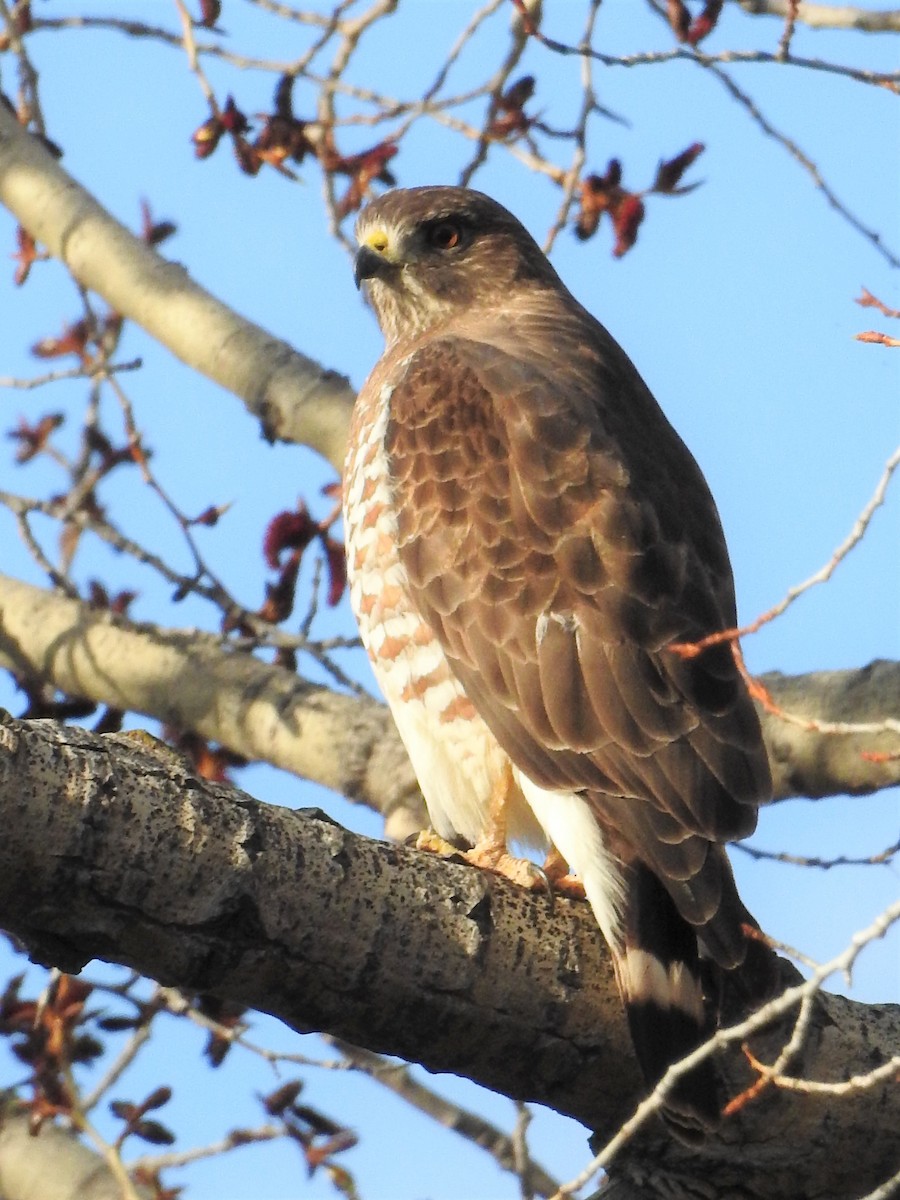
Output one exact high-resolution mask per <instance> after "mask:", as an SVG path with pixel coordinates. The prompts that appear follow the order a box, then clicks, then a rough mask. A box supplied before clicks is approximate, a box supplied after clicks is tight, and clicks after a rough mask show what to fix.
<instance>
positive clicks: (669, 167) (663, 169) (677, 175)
mask: <svg viewBox="0 0 900 1200" xmlns="http://www.w3.org/2000/svg"><path fill="white" fill-rule="evenodd" d="M705 149H706V147H705V146H704V145H703V143H702V142H693V143H692V144H691V145H690V146H688V148H687V150H682V152H681V153H680V154H678V155H676V156H675V158H670V159H668V160H667V161H665V162H661V163H660V164H659V166H658V167H657V168H656V179H655V180H654V181H653V186H652V187H651V188H650V191H651V192H658V193H660V194H661V195H665V196H680V195H685V194H686V193H687V192H692V191H693V190H694V188H695V187H698V186H699V185H698V184H696V183H692V184H688V185H687V186H686V187H679V186H678V184H679V181H680V180H681V177H682V175H683V174H684V173H685V171H686V170H687V169H688V167H689V166H690V165H691V163H692V162H693V161H694V159H695V158H699V156H700V155H701V154H702V153H703V151H704V150H705Z"/></svg>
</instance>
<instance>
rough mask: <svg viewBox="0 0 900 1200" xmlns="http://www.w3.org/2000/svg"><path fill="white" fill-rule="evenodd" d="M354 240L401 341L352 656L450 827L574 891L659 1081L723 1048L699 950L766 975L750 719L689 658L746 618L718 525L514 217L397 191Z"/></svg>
mask: <svg viewBox="0 0 900 1200" xmlns="http://www.w3.org/2000/svg"><path fill="white" fill-rule="evenodd" d="M356 232H357V238H358V241H359V245H360V249H359V252H358V254H357V257H356V280H357V285H358V286H360V285H361V286H363V288H364V290H365V293H366V295H367V298H368V300H369V302H370V303H371V305H372V307H373V308H374V310H375V314H376V316H377V318H378V321H379V324H380V326H381V329H382V331H383V333H384V336H385V341H386V347H385V351H384V355H383V357H382V358H381V360H380V361H379V362H378V364H377V365H376V366H375V369H374V370H373V372H372V374H371V375H370V376H369V378H368V380H367V381H366V383H365V385H364V387H363V389H362V391H361V392H360V394H359V398H358V400H357V404H356V408H355V411H354V416H353V422H352V429H351V435H350V446H349V451H348V456H347V462H346V471H345V479H344V516H345V528H346V537H347V552H348V569H349V577H350V583H351V600H352V604H353V607H354V611H355V613H356V616H357V619H358V621H359V626H360V631H361V636H362V640H363V642H364V644H365V646H366V648H367V650H368V653H369V656H370V658H371V661H372V665H373V668H374V672H375V675H376V678H377V680H378V682H379V684H380V686H381V688H382V689H383V691H384V694H385V696H386V698H387V701H388V703H389V705H390V708H391V711H392V713H393V716H394V719H395V721H396V723H397V727H398V729H399V731H400V734H401V737H402V738H403V741H404V743H405V745H406V749H407V751H408V752H409V756H410V759H411V760H412V764H413V767H414V769H415V772H416V775H417V777H418V780H419V783H420V785H421V788H422V793H423V795H424V798H425V802H426V804H427V807H428V813H429V817H430V820H431V822H432V825H433V827H434V829H435V830H436V831H437V833H438V834H439V835H440V836H441V837H442V838H445V839H456V840H457V844H458V843H459V840H460V839H463V840H464V841H465V842H466V843H468V845H469V846H470V847H472V849H471V851H470V852H469V854H468V855H467V857H469V858H470V859H471V861H473V862H476V863H479V864H480V865H484V866H488V867H492V868H494V869H498V870H501V871H503V870H505V871H506V872H507V873H509V874H511V875H514V876H515V875H516V871H515V869H514V868H515V866H516V862H517V861H519V865H522V864H521V860H514V859H512V858H511V856H510V855H509V853H508V852H507V847H508V846H509V844H513V845H514V846H515V845H520V846H521V845H524V846H531V847H538V848H541V847H542V848H544V849H549V850H551V851H552V852H553V859H554V864H555V866H556V867H557V869H560V870H561V872H563V873H564V872H565V871H566V869H568V871H569V873H570V874H569V876H567V878H569V879H571V878H572V877H573V876H574V877H576V878H577V880H578V881H579V882H580V885H581V886H582V887H583V890H584V893H585V894H586V895H587V899H588V900H589V902H590V904H591V907H592V909H593V912H594V914H595V916H596V919H597V922H598V924H599V926H600V929H601V931H602V933H603V935H604V937H605V939H606V941H607V943H608V945H609V948H610V951H611V954H612V958H613V962H614V966H615V972H616V978H617V981H618V985H619V990H620V992H621V995H622V999H623V1002H624V1005H625V1008H626V1011H627V1015H628V1021H629V1027H630V1031H631V1035H632V1040H633V1042H634V1048H635V1052H636V1056H637V1059H638V1062H639V1064H640V1066H641V1068H642V1071H643V1073H644V1076H645V1078H646V1081H647V1083H648V1084H649V1085H653V1084H654V1083H655V1082H657V1081H658V1080H659V1078H660V1077H661V1076H662V1075H663V1074H664V1072H665V1070H666V1069H667V1067H668V1066H669V1065H670V1064H671V1063H672V1062H674V1061H677V1060H678V1059H679V1058H681V1057H683V1056H684V1055H685V1054H686V1053H688V1052H689V1051H690V1050H692V1049H693V1048H695V1047H696V1045H698V1044H699V1042H700V1041H702V1040H703V1038H704V1037H705V1036H706V1035H707V1034H708V1032H709V1030H710V1025H711V1020H712V1018H711V1017H710V1010H711V1005H710V1004H709V1003H708V1001H705V999H704V994H703V986H702V982H701V972H700V957H701V954H702V957H704V958H706V959H709V960H711V961H712V963H715V964H718V967H720V968H722V969H723V971H724V972H733V973H737V970H738V968H742V964H743V975H744V976H748V975H750V974H752V972H751V971H750V970H749V962H750V960H751V959H753V960H754V961H755V962H756V963H757V970H756V974H761V973H762V972H761V971H760V970H759V961H760V960H759V955H760V954H761V953H762V948H761V947H760V945H759V943H758V942H754V940H753V938H752V929H753V927H754V924H755V923H754V922H753V919H752V917H751V916H750V915H749V913H748V912H747V910H746V909H745V908H744V906H743V904H742V903H741V901H740V898H739V897H738V894H737V890H736V888H735V884H734V880H733V877H732V873H731V869H730V866H729V863H728V858H727V856H726V853H725V849H724V847H723V843H725V842H727V841H729V840H731V839H735V838H741V837H744V836H746V835H747V834H749V833H750V832H751V831H752V830H753V828H754V826H755V822H756V810H757V806H758V805H759V804H760V803H761V802H763V801H765V800H767V799H768V798H769V796H770V794H771V780H770V776H769V769H768V762H767V757H766V753H765V750H764V747H763V742H762V737H761V734H760V726H759V722H758V719H757V716H756V712H755V710H754V707H753V704H752V702H751V699H750V696H749V694H748V692H747V689H746V687H745V685H744V682H743V680H742V678H741V676H740V674H739V672H738V670H737V667H736V665H735V661H734V658H733V655H732V653H731V650H730V648H729V646H728V645H727V644H717V645H713V646H710V647H709V648H708V649H706V650H704V651H703V652H702V653H700V654H696V655H695V656H693V657H685V656H684V655H681V654H679V653H676V652H675V651H673V650H672V648H671V647H672V645H673V643H686V642H687V643H694V642H696V641H698V640H700V639H702V638H704V637H706V636H707V635H708V634H711V633H715V632H716V631H718V630H723V629H728V628H731V627H733V626H734V624H735V620H736V616H735V602H734V587H733V581H732V575H731V568H730V564H729V560H728V552H727V549H726V545H725V539H724V536H723V533H722V529H721V526H720V523H719V518H718V514H717V511H716V507H715V504H714V502H713V499H712V497H711V495H710V492H709V490H708V488H707V485H706V482H705V480H704V478H703V475H702V474H701V472H700V469H699V467H698V466H697V464H696V463H695V461H694V459H693V458H692V457H691V454H690V452H689V451H688V450H687V448H686V447H685V445H684V443H683V442H682V441H681V439H680V438H679V437H678V435H677V433H675V431H674V430H673V428H672V427H671V425H670V424H669V423H668V421H667V420H666V418H665V416H664V415H663V413H662V411H661V409H660V408H659V406H658V405H657V403H656V401H655V400H654V398H653V396H652V395H651V394H650V391H649V390H648V388H647V386H646V385H645V383H644V382H643V380H642V379H641V377H640V375H639V374H638V372H637V370H636V369H635V367H634V366H633V365H632V363H631V361H630V360H629V359H628V357H627V356H626V354H625V353H624V351H623V350H622V349H621V348H620V347H619V346H618V345H617V343H616V342H615V340H614V339H613V338H612V336H611V335H610V334H609V333H608V332H607V331H606V329H604V328H603V326H602V325H600V324H599V322H598V321H596V320H595V319H594V317H592V316H591V315H590V313H588V312H587V311H586V310H585V309H584V308H583V307H582V306H581V305H580V304H579V303H578V301H577V300H575V298H574V297H573V296H572V295H571V293H570V292H569V291H568V290H567V289H566V287H565V286H564V284H563V283H562V281H561V280H560V278H559V276H558V275H557V273H556V271H555V270H554V269H553V267H552V266H551V265H550V263H549V261H548V259H547V258H546V256H545V255H544V253H543V252H542V251H541V249H540V247H539V246H538V245H537V243H536V242H535V241H534V240H533V239H532V238H531V236H530V235H529V234H528V233H527V232H526V230H525V229H524V228H523V226H522V225H521V224H520V223H519V221H518V220H516V218H515V217H514V216H512V214H511V213H509V212H508V211H507V210H506V209H505V208H503V207H501V205H499V204H498V203H496V202H495V201H494V200H492V199H490V198H489V197H488V196H485V195H483V194H481V193H479V192H476V191H472V190H468V189H463V188H455V187H421V188H412V189H408V190H404V189H398V190H395V191H392V192H388V193H386V194H385V195H383V196H382V197H380V198H379V199H378V200H376V201H375V202H373V203H371V204H370V205H369V206H368V207H367V208H366V209H365V210H364V211H363V212H362V214H361V215H360V217H359V220H358V223H357V231H356ZM548 861H549V860H548ZM560 863H562V864H564V865H563V866H562V867H561V868H559V864H560ZM748 947H749V953H748ZM745 960H747V962H745ZM705 974H707V975H708V972H706V973H705ZM744 982H745V983H746V980H744ZM745 990H746V991H748V992H749V991H751V990H752V989H751V988H750V987H749V986H748V987H746V988H745ZM717 1113H718V1103H717V1097H716V1087H715V1077H714V1075H713V1073H712V1070H711V1068H710V1067H709V1066H708V1065H704V1066H701V1067H700V1068H697V1069H696V1070H695V1071H694V1072H692V1073H691V1074H689V1075H687V1076H685V1077H684V1078H683V1079H682V1081H681V1082H680V1084H679V1086H678V1087H676V1089H675V1090H674V1092H672V1093H670V1095H669V1096H668V1098H667V1116H668V1118H669V1119H670V1122H671V1123H673V1124H674V1125H675V1127H676V1128H677V1129H678V1130H680V1132H681V1134H682V1135H683V1136H685V1137H687V1138H689V1139H690V1138H693V1137H696V1138H699V1137H702V1135H703V1131H704V1130H705V1129H706V1128H708V1127H710V1126H712V1125H714V1123H715V1120H716V1116H717Z"/></svg>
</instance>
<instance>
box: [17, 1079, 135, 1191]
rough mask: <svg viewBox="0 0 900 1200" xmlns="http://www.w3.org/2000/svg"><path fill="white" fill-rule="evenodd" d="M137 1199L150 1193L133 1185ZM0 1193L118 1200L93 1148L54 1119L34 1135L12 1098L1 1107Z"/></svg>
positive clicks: (113, 1181) (113, 1178)
mask: <svg viewBox="0 0 900 1200" xmlns="http://www.w3.org/2000/svg"><path fill="white" fill-rule="evenodd" d="M133 1189H134V1194H135V1195H136V1196H139V1197H140V1198H141V1200H152V1196H153V1192H152V1191H151V1189H150V1188H149V1187H144V1186H143V1185H141V1184H134V1185H133ZM0 1195H2V1196H3V1197H4V1200H122V1187H121V1185H120V1183H119V1180H118V1179H117V1178H116V1176H115V1175H114V1173H113V1172H112V1171H111V1170H110V1168H109V1167H108V1166H107V1164H106V1163H105V1162H104V1161H103V1159H102V1158H101V1157H100V1155H99V1154H97V1153H96V1151H94V1150H91V1149H90V1147H88V1146H86V1145H85V1144H84V1143H83V1142H80V1141H79V1140H78V1139H77V1137H76V1136H75V1135H74V1134H73V1133H69V1132H68V1131H67V1130H65V1129H62V1128H61V1127H60V1126H59V1125H54V1124H53V1123H52V1122H47V1123H45V1124H44V1125H43V1126H42V1128H41V1131H40V1134H39V1135H38V1136H37V1137H35V1136H34V1135H33V1134H32V1133H31V1131H30V1128H29V1119H28V1114H27V1113H23V1112H21V1111H19V1109H18V1106H17V1104H16V1102H15V1100H14V1099H12V1098H11V1097H10V1096H6V1097H4V1099H3V1101H2V1106H0Z"/></svg>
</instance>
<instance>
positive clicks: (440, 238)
mask: <svg viewBox="0 0 900 1200" xmlns="http://www.w3.org/2000/svg"><path fill="white" fill-rule="evenodd" d="M425 236H426V239H427V241H428V245H429V246H431V248H432V249H433V250H455V249H456V248H457V247H458V246H460V245H462V241H463V230H462V227H461V226H460V225H458V224H457V223H456V221H437V222H435V224H434V225H430V226H429V227H428V231H427V233H426V235H425Z"/></svg>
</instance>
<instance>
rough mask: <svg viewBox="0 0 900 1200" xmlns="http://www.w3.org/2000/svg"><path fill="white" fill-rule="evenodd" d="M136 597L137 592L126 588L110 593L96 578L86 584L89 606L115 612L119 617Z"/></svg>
mask: <svg viewBox="0 0 900 1200" xmlns="http://www.w3.org/2000/svg"><path fill="white" fill-rule="evenodd" d="M136 599H137V592H130V591H127V590H125V591H121V592H116V594H115V595H110V593H109V592H108V591H107V590H106V588H105V587H104V586H103V584H102V583H100V582H99V581H98V580H96V579H92V580H91V581H90V583H89V584H88V604H89V605H90V606H91V608H101V609H103V610H104V611H106V612H111V613H115V614H116V616H119V617H121V616H124V614H125V613H127V612H128V609H129V608H130V606H131V604H132V601H134V600H136Z"/></svg>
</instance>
